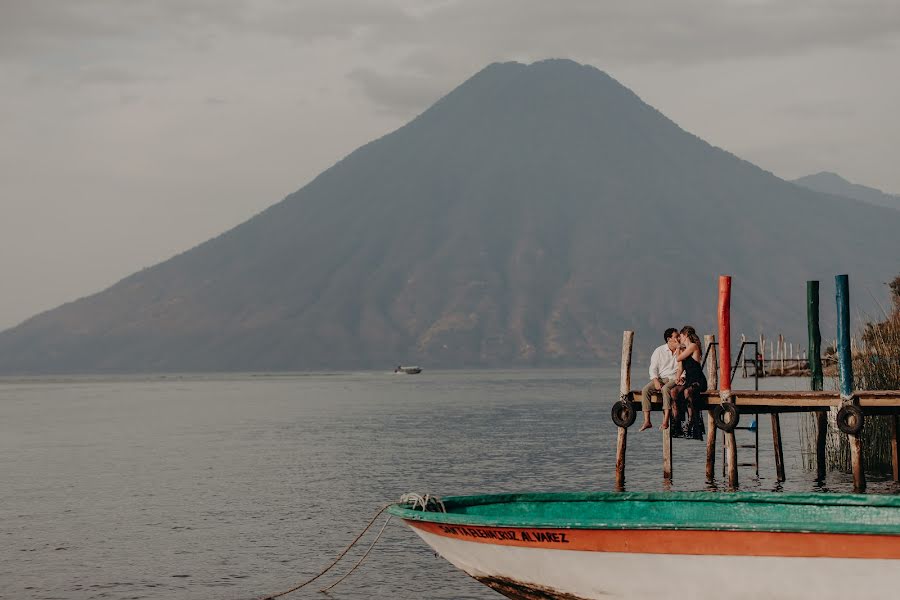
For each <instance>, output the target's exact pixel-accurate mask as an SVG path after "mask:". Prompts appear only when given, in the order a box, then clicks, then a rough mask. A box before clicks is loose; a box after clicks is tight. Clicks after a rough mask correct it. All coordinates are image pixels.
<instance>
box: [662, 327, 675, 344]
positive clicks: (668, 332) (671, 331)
mask: <svg viewBox="0 0 900 600" xmlns="http://www.w3.org/2000/svg"><path fill="white" fill-rule="evenodd" d="M676 333H678V330H677V329H675V328H674V327H669V328H668V329H666V332H665V333H664V334H663V341H664V342H668V341H669V338H670V337H672V336H673V335H675V334H676Z"/></svg>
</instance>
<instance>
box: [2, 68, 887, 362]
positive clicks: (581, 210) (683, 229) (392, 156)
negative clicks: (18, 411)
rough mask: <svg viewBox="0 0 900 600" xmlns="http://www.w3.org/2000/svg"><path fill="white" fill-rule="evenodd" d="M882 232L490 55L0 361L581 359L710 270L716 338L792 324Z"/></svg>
mask: <svg viewBox="0 0 900 600" xmlns="http://www.w3.org/2000/svg"><path fill="white" fill-rule="evenodd" d="M860 206H862V208H859V207H860ZM898 226H900V213H896V212H894V211H888V210H886V209H882V208H877V207H870V206H866V205H858V204H857V203H856V202H852V201H847V200H844V199H841V198H837V197H834V196H828V195H822V194H818V193H815V192H813V191H809V190H805V189H802V188H800V187H797V186H795V185H792V184H789V183H786V182H784V181H782V180H780V179H778V178H777V177H775V176H773V175H772V174H770V173H768V172H765V171H763V170H761V169H759V168H758V167H755V166H754V165H751V164H750V163H747V162H746V161H743V160H740V159H738V158H736V157H734V156H733V155H731V154H729V153H727V152H724V151H722V150H720V149H718V148H714V147H713V146H710V145H709V144H707V143H706V142H704V141H703V140H701V139H699V138H697V137H696V136H694V135H692V134H689V133H687V132H685V131H683V130H682V129H681V128H679V127H678V126H677V125H676V124H675V123H673V122H672V121H670V120H669V119H667V118H666V117H664V116H663V115H662V114H661V113H660V112H659V111H657V110H656V109H654V108H652V107H650V106H648V105H647V104H645V103H643V102H641V101H640V99H639V98H638V97H637V96H636V95H635V94H634V93H632V92H631V91H630V90H627V89H626V88H624V87H622V86H621V85H619V84H618V83H617V82H616V81H615V80H613V79H612V78H610V77H609V76H608V75H606V74H605V73H602V72H600V71H598V70H596V69H594V68H592V67H587V66H582V65H578V64H576V63H573V62H571V61H559V60H555V61H543V62H539V63H534V64H532V65H522V64H518V63H502V64H493V65H490V66H488V67H487V68H485V69H484V70H482V71H481V72H479V73H478V74H476V75H475V76H473V77H472V78H471V79H469V80H468V81H466V82H465V83H464V84H462V85H461V86H459V87H458V88H457V89H455V90H454V91H452V92H451V93H450V94H448V95H447V96H445V97H444V98H442V99H441V100H439V101H438V102H437V103H435V105H434V106H432V107H431V108H430V109H429V110H427V111H425V112H424V113H423V114H421V115H420V116H419V117H417V118H416V119H414V120H412V121H411V122H410V123H408V124H407V125H405V126H404V127H401V128H400V129H398V130H397V131H395V132H393V133H391V134H388V135H386V136H384V137H382V138H379V139H377V140H375V141H373V142H370V143H369V144H366V145H364V146H362V147H361V148H359V149H358V150H356V151H355V152H353V153H351V154H350V155H348V156H347V157H345V158H344V159H342V160H341V161H339V162H338V163H337V164H335V165H334V166H333V167H331V168H330V169H327V170H326V171H324V172H323V173H322V174H321V175H319V176H318V177H317V178H316V179H314V180H313V181H312V182H311V183H309V184H308V185H307V186H305V187H303V188H302V189H301V190H299V191H298V192H295V193H294V194H291V195H290V196H288V197H287V198H285V200H283V201H282V202H280V203H278V204H276V205H274V206H272V207H270V208H269V209H267V210H265V211H263V212H262V213H260V214H259V215H257V216H255V217H253V218H252V219H250V220H249V221H247V222H245V223H243V224H242V225H240V226H238V227H236V228H234V229H232V230H231V231H229V232H226V233H224V234H222V235H220V236H218V237H216V238H214V239H212V240H209V241H207V242H205V243H203V244H201V245H199V246H197V247H196V248H194V249H192V250H190V251H188V252H185V253H183V254H181V255H179V256H176V257H174V258H172V259H170V260H168V261H166V262H164V263H161V264H159V265H157V266H155V267H152V268H149V269H145V270H143V271H140V272H138V273H136V274H134V275H132V276H130V277H128V278H126V279H124V280H122V281H121V282H119V283H117V284H116V285H114V286H112V287H111V288H109V289H108V290H105V291H103V292H101V293H99V294H96V295H94V296H91V297H89V298H84V299H81V300H78V301H76V302H72V303H69V304H66V305H64V306H62V307H60V308H58V309H55V310H53V311H49V312H47V313H44V314H42V315H39V316H37V317H34V318H32V319H30V320H29V321H27V322H25V323H23V324H22V325H20V326H19V327H16V328H14V329H11V330H8V331H6V332H3V333H0V371H4V372H45V371H189V370H286V369H298V370H305V369H320V368H387V367H388V366H390V365H395V364H397V363H405V362H417V363H422V364H425V365H427V366H442V367H462V366H507V365H533V364H573V365H574V364H594V363H596V362H597V361H598V360H604V359H608V358H610V357H616V356H617V355H618V352H619V349H618V345H619V343H620V339H621V331H622V330H623V329H626V328H633V329H636V330H637V331H638V344H639V347H638V351H639V352H643V351H645V346H646V347H647V348H652V346H653V345H655V343H656V340H657V338H658V337H659V332H660V331H661V330H662V329H663V328H665V327H666V326H669V325H673V324H674V325H678V324H683V323H686V322H691V323H694V324H695V325H697V326H698V328H700V329H701V330H703V329H709V328H711V327H712V326H713V323H714V317H715V315H714V309H715V285H716V276H717V275H718V274H720V273H731V274H733V275H734V276H735V308H734V314H735V316H736V319H737V324H736V325H737V327H739V328H745V330H746V331H748V332H751V331H756V330H758V328H759V327H763V329H765V330H766V331H767V332H772V333H774V332H775V329H776V328H780V329H783V330H785V332H786V333H792V329H793V330H794V331H796V332H797V333H798V334H799V333H800V332H802V331H803V330H804V329H805V313H804V310H805V295H804V294H805V287H804V286H805V283H804V282H805V281H806V279H812V278H818V279H822V280H823V285H824V290H825V291H823V294H826V297H827V290H828V289H829V288H828V287H827V286H828V285H829V284H830V283H829V282H830V280H831V277H832V276H833V275H834V274H835V273H839V272H849V273H851V282H852V283H854V284H856V285H865V286H875V285H877V284H878V283H879V282H881V281H889V280H890V279H891V278H892V277H893V276H894V275H896V273H897V271H898V270H900V265H898V264H897V261H896V256H897V255H898V250H900V243H898V241H897V240H896V233H895V232H896V231H897V227H898ZM836 239H839V240H846V243H842V244H841V246H840V251H837V252H836V251H834V249H829V247H828V245H829V244H832V243H833V240H836ZM786 246H788V247H789V249H790V251H786ZM823 305H826V303H825V302H824V300H823ZM823 315H825V316H826V318H827V316H828V312H827V309H823ZM826 324H827V321H826V322H825V323H823V327H826ZM801 339H802V338H801Z"/></svg>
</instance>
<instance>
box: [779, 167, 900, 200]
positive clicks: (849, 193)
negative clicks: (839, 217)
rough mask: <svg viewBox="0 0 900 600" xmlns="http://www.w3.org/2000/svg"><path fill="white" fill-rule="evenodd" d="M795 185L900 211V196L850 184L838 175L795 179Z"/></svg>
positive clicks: (828, 173)
mask: <svg viewBox="0 0 900 600" xmlns="http://www.w3.org/2000/svg"><path fill="white" fill-rule="evenodd" d="M794 183H796V184H797V185H800V186H803V187H805V188H808V189H811V190H815V191H817V192H822V193H824V194H832V195H835V196H843V197H844V198H853V199H854V200H859V201H860V202H867V203H869V204H874V205H875V206H884V207H887V208H896V209H900V196H895V195H893V194H886V193H884V192H882V191H881V190H877V189H875V188H871V187H866V186H864V185H859V184H858V183H850V182H849V181H847V180H846V179H844V178H843V177H841V176H840V175H838V174H837V173H830V172H828V171H822V172H821V173H816V174H814V175H806V176H804V177H800V178H799V179H794Z"/></svg>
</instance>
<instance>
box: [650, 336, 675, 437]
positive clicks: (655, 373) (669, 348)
mask: <svg viewBox="0 0 900 600" xmlns="http://www.w3.org/2000/svg"><path fill="white" fill-rule="evenodd" d="M663 336H664V339H665V340H666V343H665V344H663V345H662V346H660V347H659V348H657V349H656V350H654V351H653V354H652V355H651V356H650V383H648V384H647V385H645V386H644V389H643V390H641V408H642V409H643V411H644V424H643V425H641V431H644V430H645V429H650V428H651V427H653V423H651V422H650V394H651V393H653V392H654V391H661V392H662V402H663V415H664V417H663V426H665V424H666V423H668V422H669V418H668V416H669V410H670V408H671V404H672V400H671V398H670V397H669V390H671V389H672V387H673V386H674V385H675V383H676V382H675V373H676V372H677V371H678V361H677V360H676V358H675V357H677V356H678V330H677V329H674V328H672V327H670V328H668V329H666V331H665V333H664V334H663Z"/></svg>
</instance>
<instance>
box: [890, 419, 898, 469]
mask: <svg viewBox="0 0 900 600" xmlns="http://www.w3.org/2000/svg"><path fill="white" fill-rule="evenodd" d="M889 418H890V420H891V474H892V475H893V477H894V481H900V447H898V441H900V440H898V439H897V436H898V435H900V417H898V416H897V414H896V413H894V414H893V415H891V416H890V417H889Z"/></svg>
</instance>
